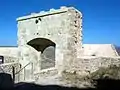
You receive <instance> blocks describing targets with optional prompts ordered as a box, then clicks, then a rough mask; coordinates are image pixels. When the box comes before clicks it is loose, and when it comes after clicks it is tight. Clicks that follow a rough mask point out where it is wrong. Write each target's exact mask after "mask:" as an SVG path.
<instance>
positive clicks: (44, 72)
mask: <svg viewBox="0 0 120 90" xmlns="http://www.w3.org/2000/svg"><path fill="white" fill-rule="evenodd" d="M57 74H58V71H57V69H56V68H49V69H45V70H42V71H40V72H38V73H35V74H34V78H35V80H38V79H39V78H44V77H50V76H54V75H57Z"/></svg>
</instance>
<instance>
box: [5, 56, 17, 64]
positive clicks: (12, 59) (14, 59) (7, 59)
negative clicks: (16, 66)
mask: <svg viewBox="0 0 120 90" xmlns="http://www.w3.org/2000/svg"><path fill="white" fill-rule="evenodd" d="M17 61H18V58H16V57H11V56H4V63H11V62H17Z"/></svg>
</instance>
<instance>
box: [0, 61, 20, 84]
mask: <svg viewBox="0 0 120 90" xmlns="http://www.w3.org/2000/svg"><path fill="white" fill-rule="evenodd" d="M13 68H14V71H15V72H14V71H13ZM20 68H21V67H20V64H19V63H16V62H14V63H5V64H1V65H0V73H1V72H5V73H8V74H11V76H12V78H13V72H14V73H15V82H18V81H19V73H18V74H17V72H18V71H19V70H20Z"/></svg>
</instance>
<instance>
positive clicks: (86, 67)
mask: <svg viewBox="0 0 120 90" xmlns="http://www.w3.org/2000/svg"><path fill="white" fill-rule="evenodd" d="M73 65H74V66H73V67H74V68H73V71H74V69H75V70H77V72H78V73H79V74H81V75H88V74H90V73H92V72H95V71H96V70H98V69H99V68H100V67H108V66H109V65H120V57H94V56H91V57H90V56H89V57H81V58H78V59H77V60H76V61H75V62H74V64H73ZM71 72H72V71H71Z"/></svg>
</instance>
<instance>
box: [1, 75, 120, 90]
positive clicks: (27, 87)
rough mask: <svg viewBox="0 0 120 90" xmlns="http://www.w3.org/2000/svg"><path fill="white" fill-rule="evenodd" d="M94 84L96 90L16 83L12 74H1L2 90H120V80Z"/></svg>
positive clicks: (101, 80) (102, 80) (108, 80)
mask: <svg viewBox="0 0 120 90" xmlns="http://www.w3.org/2000/svg"><path fill="white" fill-rule="evenodd" d="M93 82H96V85H95V88H94V89H93V88H86V89H83V88H77V87H63V86H58V85H37V84H33V83H25V82H20V83H14V82H13V80H12V78H11V75H10V74H6V73H0V90H108V89H112V90H120V80H113V79H99V80H94V81H93Z"/></svg>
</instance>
